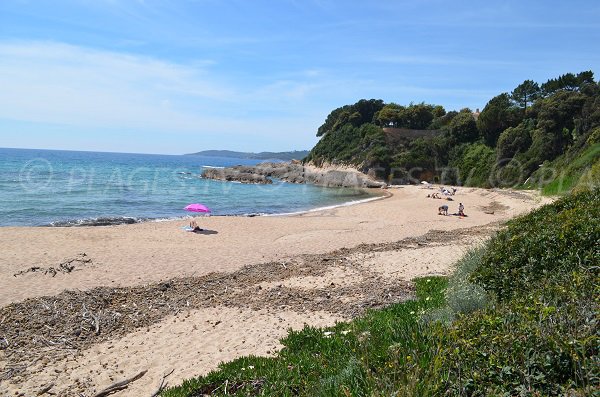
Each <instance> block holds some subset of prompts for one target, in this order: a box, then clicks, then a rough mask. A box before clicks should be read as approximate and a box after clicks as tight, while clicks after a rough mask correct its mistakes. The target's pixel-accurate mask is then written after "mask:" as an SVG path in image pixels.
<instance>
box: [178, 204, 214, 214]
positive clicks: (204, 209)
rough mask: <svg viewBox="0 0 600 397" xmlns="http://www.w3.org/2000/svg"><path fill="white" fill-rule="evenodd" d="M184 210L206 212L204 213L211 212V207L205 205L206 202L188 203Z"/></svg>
mask: <svg viewBox="0 0 600 397" xmlns="http://www.w3.org/2000/svg"><path fill="white" fill-rule="evenodd" d="M184 210H186V211H192V212H204V213H208V212H210V209H209V208H208V207H207V206H205V205H204V204H190V205H187V206H186V207H185V208H184Z"/></svg>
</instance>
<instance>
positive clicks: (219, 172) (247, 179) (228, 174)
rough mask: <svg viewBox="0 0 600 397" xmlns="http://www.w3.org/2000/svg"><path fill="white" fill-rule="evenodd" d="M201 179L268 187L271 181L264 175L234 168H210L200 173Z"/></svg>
mask: <svg viewBox="0 0 600 397" xmlns="http://www.w3.org/2000/svg"><path fill="white" fill-rule="evenodd" d="M202 178H206V179H215V180H219V181H228V182H241V183H255V184H261V185H268V184H271V183H273V181H272V180H271V179H269V178H267V177H265V176H264V175H261V174H258V173H253V172H244V171H241V170H238V169H236V168H235V167H234V168H210V169H206V170H204V171H203V172H202Z"/></svg>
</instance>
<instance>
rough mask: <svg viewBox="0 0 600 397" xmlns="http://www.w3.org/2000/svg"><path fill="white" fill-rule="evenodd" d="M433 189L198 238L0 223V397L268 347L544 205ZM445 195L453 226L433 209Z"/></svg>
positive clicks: (442, 265)
mask: <svg viewBox="0 0 600 397" xmlns="http://www.w3.org/2000/svg"><path fill="white" fill-rule="evenodd" d="M433 191H436V190H427V189H423V188H422V187H419V186H406V187H401V188H396V189H389V191H388V195H389V197H388V198H385V199H381V200H377V201H372V202H369V203H364V204H359V205H353V206H346V207H338V208H333V209H327V210H322V211H315V212H308V213H304V214H299V215H291V216H262V217H199V218H197V221H198V223H199V225H200V227H202V228H203V229H205V232H203V233H198V234H195V233H190V232H186V231H184V230H183V229H182V227H183V226H185V225H186V224H187V222H188V221H186V220H180V221H166V222H146V223H141V224H135V225H121V226H109V227H74V228H45V227H35V228H33V227H4V228H0V304H1V305H2V306H4V307H3V308H2V309H1V311H0V347H2V350H0V395H11V396H12V395H35V394H36V393H38V392H39V391H40V390H42V389H43V388H44V387H45V386H47V385H52V387H51V389H50V391H51V392H54V393H57V394H58V395H67V396H68V395H73V396H78V395H84V396H91V395H94V394H95V393H97V392H98V391H100V390H102V389H103V388H105V387H107V386H109V385H110V384H112V383H114V382H117V381H120V380H123V379H125V378H127V377H131V376H133V375H135V374H136V373H138V372H140V371H142V370H147V373H145V375H144V376H143V377H142V378H140V379H139V380H136V381H135V382H132V383H131V384H130V386H129V387H128V388H127V389H125V390H123V391H120V392H117V393H115V394H113V395H114V396H135V395H151V394H152V393H153V392H154V391H156V389H157V388H158V385H159V383H160V380H161V379H162V376H163V375H164V374H165V373H168V372H170V371H171V370H174V371H173V373H172V374H171V375H170V376H169V377H168V378H167V380H168V381H169V382H170V384H178V383H180V382H181V381H182V380H183V379H186V378H189V377H192V376H197V375H200V374H204V373H206V372H208V371H210V370H212V369H215V368H216V367H217V366H218V364H219V363H220V362H221V361H224V360H225V361H226V360H231V359H233V358H235V357H239V356H242V355H248V354H258V355H269V354H273V353H274V352H276V351H277V349H279V348H280V347H281V346H280V344H279V342H278V341H279V339H280V338H281V337H283V336H285V334H286V333H287V330H288V329H289V328H293V329H298V328H302V327H303V326H304V324H309V325H312V326H326V325H332V324H334V323H335V322H336V321H341V320H345V319H349V318H351V317H353V316H355V315H359V314H360V313H361V312H362V311H364V309H366V308H368V307H381V306H385V305H387V304H391V303H394V302H399V301H402V300H404V299H407V298H409V297H410V293H411V288H412V287H411V284H410V280H411V279H413V278H414V277H418V276H425V275H434V274H447V273H448V272H450V271H451V266H452V264H453V263H454V262H455V261H456V260H457V259H459V258H460V256H461V255H462V254H463V253H464V252H465V251H466V250H467V249H469V247H472V246H474V245H476V244H479V243H481V242H482V241H484V240H485V239H486V238H487V237H489V236H490V235H491V234H492V233H493V232H494V231H495V230H497V228H498V227H499V225H500V224H501V223H502V222H503V221H505V220H507V219H510V218H512V217H514V216H516V215H519V214H522V213H525V212H528V211H529V210H531V209H533V208H535V207H538V206H540V205H541V204H543V203H545V202H547V201H548V199H544V198H541V197H539V196H538V195H537V194H536V193H532V192H522V191H516V192H511V191H499V190H483V189H471V188H463V189H459V190H458V192H457V194H456V195H455V196H454V197H453V199H454V201H452V202H448V201H445V200H436V199H430V198H426V195H427V194H428V193H431V192H433ZM459 202H462V203H463V204H464V205H465V213H466V214H467V215H468V216H467V217H464V218H463V217H458V216H440V215H438V214H437V208H438V207H439V206H440V205H443V204H447V205H448V206H449V207H450V211H449V212H450V213H451V214H452V213H455V212H458V209H457V208H458V204H459ZM84 254H85V255H84ZM61 264H62V266H61ZM32 268H34V270H35V271H32ZM15 275H16V276H15ZM174 278H175V279H174ZM172 279H174V280H172ZM169 280H170V281H169ZM63 290H69V291H71V292H68V293H62V294H61V292H62V291H63ZM40 297H47V298H40ZM9 304H10V305H9ZM7 305H8V306H7ZM19 316H21V317H19ZM125 318H127V319H128V320H127V321H125V320H124V319H125ZM15 319H18V320H15ZM17 321H18V323H17ZM35 321H38V323H36V324H37V325H35V324H34V322H35ZM19 328H20V329H19ZM17 345H18V346H17Z"/></svg>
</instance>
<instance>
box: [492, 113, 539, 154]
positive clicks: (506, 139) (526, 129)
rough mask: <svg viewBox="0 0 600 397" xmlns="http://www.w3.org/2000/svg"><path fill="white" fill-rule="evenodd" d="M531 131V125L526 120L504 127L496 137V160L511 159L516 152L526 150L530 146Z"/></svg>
mask: <svg viewBox="0 0 600 397" xmlns="http://www.w3.org/2000/svg"><path fill="white" fill-rule="evenodd" d="M531 133H532V126H531V123H530V122H528V121H525V122H522V123H521V124H519V125H518V126H516V127H509V128H507V129H505V130H504V131H503V132H502V134H500V137H499V138H498V143H497V146H496V158H497V160H503V159H512V158H513V157H515V155H516V154H518V153H524V152H526V151H527V150H528V149H529V147H530V146H531Z"/></svg>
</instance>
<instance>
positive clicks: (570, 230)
mask: <svg viewBox="0 0 600 397" xmlns="http://www.w3.org/2000/svg"><path fill="white" fill-rule="evenodd" d="M599 219H600V191H599V190H595V191H587V192H583V193H580V194H578V195H574V196H569V197H565V198H564V199H562V200H560V201H558V202H556V203H554V204H552V205H547V206H544V207H542V208H540V209H538V210H536V211H534V212H532V213H531V214H529V215H527V216H525V217H521V218H517V219H515V220H512V221H510V222H509V223H508V228H506V230H503V231H502V232H501V233H499V234H498V236H497V237H496V238H494V239H493V240H492V241H491V243H490V246H489V250H488V251H487V252H486V253H485V255H484V257H483V261H482V264H481V266H480V267H479V268H478V269H477V270H476V271H475V272H474V279H475V281H476V282H477V283H478V284H480V285H482V286H483V287H484V288H485V289H486V290H488V291H491V292H493V293H494V294H495V295H496V296H497V297H498V298H499V299H500V300H508V299H510V298H511V297H512V296H513V295H515V294H521V293H527V292H528V291H529V290H530V288H531V287H532V285H535V284H536V283H539V282H542V281H543V280H545V279H551V278H553V277H554V276H557V275H560V274H563V273H564V272H569V271H572V270H575V269H577V268H578V267H580V266H584V267H585V266H591V265H592V264H598V263H600V244H598V241H600V222H599V221H598V220H599Z"/></svg>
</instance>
